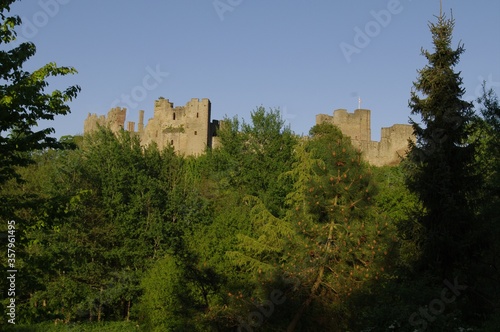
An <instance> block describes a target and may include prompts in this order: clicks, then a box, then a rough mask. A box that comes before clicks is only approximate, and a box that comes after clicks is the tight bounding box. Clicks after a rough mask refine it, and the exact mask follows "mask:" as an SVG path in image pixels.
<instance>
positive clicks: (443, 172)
mask: <svg viewBox="0 0 500 332" xmlns="http://www.w3.org/2000/svg"><path fill="white" fill-rule="evenodd" d="M454 25H455V21H454V19H453V18H451V19H448V18H446V16H445V15H443V14H440V16H439V17H437V23H430V24H429V28H430V31H431V34H432V41H433V45H434V52H429V51H427V50H422V54H423V55H424V56H425V57H426V59H427V60H428V62H429V63H428V64H427V65H426V66H425V67H424V68H423V69H421V70H419V71H418V78H417V81H416V82H414V84H413V85H414V88H413V90H412V92H411V99H410V102H409V106H410V108H411V113H412V114H413V115H419V116H420V117H421V123H418V122H416V121H414V120H411V121H410V122H411V124H412V125H413V130H414V134H415V136H416V143H413V142H412V143H410V153H409V155H408V160H409V162H408V163H407V168H406V174H407V184H408V187H409V189H410V190H411V191H412V192H414V193H415V194H416V195H417V196H418V198H419V200H420V201H421V203H422V205H423V208H424V209H423V211H424V212H423V213H420V215H419V216H418V223H419V224H420V225H421V226H422V227H423V230H424V231H423V236H422V237H420V238H419V239H415V240H416V241H417V242H419V243H420V246H421V248H422V250H423V253H422V257H421V258H422V259H421V263H422V264H421V268H423V269H428V270H431V271H433V272H435V274H436V275H437V276H440V277H443V278H444V277H445V276H449V274H450V273H451V272H452V271H453V269H454V268H461V269H463V268H464V267H463V266H460V265H461V263H464V262H466V261H467V258H471V256H472V255H473V252H474V250H473V247H474V241H475V240H474V235H473V234H474V233H473V229H474V227H475V225H474V222H475V219H474V211H475V201H474V197H476V195H475V194H476V193H477V190H478V188H479V181H478V177H477V176H476V174H477V172H476V169H475V168H474V165H475V164H474V158H475V157H474V155H475V143H474V142H471V141H470V140H469V137H470V135H471V133H472V131H473V128H472V127H473V126H472V122H473V119H474V111H473V105H472V103H470V102H467V101H465V100H463V99H462V97H463V95H464V93H465V89H464V88H463V87H462V78H461V76H460V72H456V71H455V70H454V68H455V66H456V65H457V64H458V62H459V59H460V55H461V54H462V53H463V52H464V47H463V45H462V44H459V45H458V47H457V48H456V49H453V48H452V46H451V42H452V33H453V28H454Z"/></svg>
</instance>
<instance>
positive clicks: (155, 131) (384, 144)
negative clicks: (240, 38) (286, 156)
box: [84, 98, 414, 166]
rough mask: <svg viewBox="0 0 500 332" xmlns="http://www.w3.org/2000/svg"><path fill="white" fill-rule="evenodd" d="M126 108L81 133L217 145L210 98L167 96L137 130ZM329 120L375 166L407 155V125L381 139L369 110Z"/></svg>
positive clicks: (196, 150) (92, 117) (338, 113)
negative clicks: (181, 102)
mask: <svg viewBox="0 0 500 332" xmlns="http://www.w3.org/2000/svg"><path fill="white" fill-rule="evenodd" d="M126 115H127V110H126V109H124V108H119V107H117V108H113V109H111V110H110V111H109V112H108V115H107V116H104V115H101V116H98V115H96V114H89V115H88V117H87V119H86V120H85V123H84V134H87V133H90V132H92V131H94V130H96V129H97V128H98V127H99V126H104V127H109V128H111V130H112V131H113V132H118V131H120V130H122V129H126V130H128V131H130V132H134V133H136V134H137V135H139V138H140V140H141V144H143V145H148V144H151V143H152V142H156V144H157V145H158V147H159V148H160V149H163V148H165V147H167V146H172V147H173V148H174V150H175V151H176V152H178V153H180V154H184V155H200V154H202V153H204V152H205V150H206V149H207V148H216V147H218V146H220V143H219V141H218V139H217V137H216V136H215V133H216V130H217V128H218V127H219V121H217V120H213V121H212V120H211V103H210V100H209V99H201V100H199V99H196V98H193V99H191V100H190V101H189V102H188V103H187V104H186V105H185V106H175V107H174V104H173V103H171V102H170V101H169V100H168V99H164V98H160V99H158V100H156V101H155V105H154V114H153V117H152V118H151V119H149V120H148V122H147V124H145V123H144V111H142V110H141V111H139V121H138V127H137V131H136V130H135V122H131V121H129V122H127V126H126V127H125V119H126ZM324 122H330V123H332V124H334V125H336V126H338V127H339V128H340V130H341V131H342V133H343V134H344V135H346V136H349V137H350V138H351V141H352V144H353V145H354V146H355V147H357V148H359V149H360V150H361V151H362V153H363V156H364V158H365V159H366V160H367V161H368V162H369V163H371V164H372V165H375V166H383V165H396V164H398V163H399V162H400V161H401V157H403V156H405V155H406V151H407V149H408V140H409V139H413V140H414V138H413V128H412V127H411V126H410V125H405V124H395V125H393V126H391V127H388V128H382V132H381V138H380V142H376V141H372V140H371V111H370V110H367V109H357V110H355V111H354V112H353V113H349V112H347V110H345V109H338V110H335V111H334V112H333V116H331V115H326V114H318V115H316V123H317V124H320V123H324Z"/></svg>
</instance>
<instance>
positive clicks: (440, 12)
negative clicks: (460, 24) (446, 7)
mask: <svg viewBox="0 0 500 332" xmlns="http://www.w3.org/2000/svg"><path fill="white" fill-rule="evenodd" d="M439 17H443V0H439Z"/></svg>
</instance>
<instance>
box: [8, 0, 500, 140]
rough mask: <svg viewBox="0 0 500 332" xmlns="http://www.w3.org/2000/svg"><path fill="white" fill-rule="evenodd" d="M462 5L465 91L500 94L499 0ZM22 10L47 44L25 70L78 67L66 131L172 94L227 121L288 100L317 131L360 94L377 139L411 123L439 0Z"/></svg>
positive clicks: (304, 125) (288, 115) (204, 2)
mask: <svg viewBox="0 0 500 332" xmlns="http://www.w3.org/2000/svg"><path fill="white" fill-rule="evenodd" d="M216 5H217V8H216ZM450 9H452V10H453V16H454V18H455V20H456V27H455V31H454V40H453V44H454V45H455V46H456V45H457V44H458V43H459V42H460V41H462V42H463V43H464V45H465V48H466V51H465V53H464V54H463V56H462V58H461V62H460V64H459V65H458V67H457V70H460V71H462V77H463V80H464V86H465V88H466V89H467V93H466V95H467V99H473V98H475V96H476V93H477V91H478V88H479V87H480V84H481V80H483V79H484V80H487V81H489V85H490V86H491V87H493V88H494V89H495V90H496V92H497V94H500V1H498V0H478V1H458V0H453V1H452V0H443V10H444V12H445V13H446V14H447V15H450ZM12 12H13V13H15V14H18V15H20V16H21V17H22V18H23V19H24V22H25V24H24V26H23V27H22V29H21V30H20V35H21V36H23V38H25V39H27V40H30V41H32V42H34V43H35V45H36V46H37V54H36V55H35V57H34V58H33V59H32V60H31V61H30V62H29V65H28V66H27V67H26V68H27V69H28V68H31V69H32V68H35V67H39V66H41V65H43V64H45V63H48V62H56V63H57V64H58V65H60V66H73V67H75V68H76V69H77V70H78V72H79V73H78V74H77V75H74V76H70V77H64V78H57V79H51V80H50V82H53V83H54V84H53V85H51V87H52V88H63V87H65V86H68V85H72V84H78V85H80V86H81V88H82V91H81V93H80V94H79V96H78V98H77V99H76V100H75V101H74V102H72V103H71V107H72V113H71V114H70V115H68V116H64V117H58V118H57V120H56V121H54V122H52V123H51V126H53V127H54V128H55V129H56V136H57V137H60V136H62V135H72V134H79V133H82V131H83V121H84V119H85V118H86V117H87V114H88V113H89V112H92V113H98V114H106V113H107V111H108V110H109V109H110V108H111V107H112V106H122V107H127V108H128V111H127V113H128V114H127V120H129V121H135V122H137V119H138V111H139V110H140V109H144V110H145V111H146V119H147V118H150V117H152V114H153V105H154V100H155V99H157V98H158V97H160V96H163V97H165V98H168V99H170V101H171V102H173V103H174V104H175V105H184V104H185V103H186V102H187V101H189V100H190V99H191V98H209V99H210V100H211V101H212V118H215V119H222V118H223V117H224V116H226V115H227V116H229V117H232V116H234V115H237V116H239V117H242V118H245V119H248V118H249V115H250V113H251V111H252V110H254V109H255V108H256V107H258V106H261V105H262V106H265V107H266V108H269V107H273V108H274V107H279V108H280V109H281V110H282V112H283V114H284V117H285V120H287V122H289V124H290V125H291V128H292V129H293V130H294V131H295V132H296V133H298V134H301V133H304V134H306V133H307V132H308V131H309V129H310V127H311V126H313V125H314V121H315V115H316V114H318V113H327V114H331V113H332V111H333V110H334V109H337V108H346V109H348V110H349V111H353V110H354V109H355V108H357V106H358V96H360V97H361V100H362V105H361V106H362V108H368V109H371V110H372V139H379V137H380V127H383V126H390V125H392V124H393V123H407V122H408V117H409V116H410V111H409V109H408V99H409V96H410V90H411V87H412V82H413V81H415V79H416V77H417V69H420V68H422V67H423V66H424V65H425V64H426V60H425V58H424V57H423V56H421V55H420V49H421V47H424V48H426V49H431V47H432V45H431V35H430V32H429V29H428V26H427V25H428V22H429V21H435V17H434V15H436V14H438V13H439V1H438V0H419V1H417V0H413V1H412V0H400V1H397V0H370V1H368V0H336V1H333V0H309V1H306V0H272V1H270V0H217V1H214V0H147V1H118V0H99V1H96V0H41V1H35V0H33V1H28V0H24V1H20V2H18V3H16V4H15V5H14V6H13V8H12ZM360 31H361V33H363V34H365V36H362V35H361V33H360ZM151 72H153V73H155V72H156V73H155V74H154V75H152V74H151ZM167 73H168V74H167ZM123 95H130V98H129V99H128V100H127V98H126V97H125V98H124V97H123Z"/></svg>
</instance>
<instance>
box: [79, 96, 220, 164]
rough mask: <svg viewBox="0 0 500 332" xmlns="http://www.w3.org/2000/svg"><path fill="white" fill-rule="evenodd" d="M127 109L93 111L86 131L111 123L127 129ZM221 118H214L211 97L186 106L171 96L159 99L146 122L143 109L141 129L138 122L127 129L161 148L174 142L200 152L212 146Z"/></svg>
mask: <svg viewBox="0 0 500 332" xmlns="http://www.w3.org/2000/svg"><path fill="white" fill-rule="evenodd" d="M125 116H126V110H125V109H120V108H114V109H112V110H110V111H109V112H108V116H107V117H105V116H99V117H98V116H97V115H96V114H89V116H88V117H87V119H86V120H85V123H84V133H89V132H92V131H93V130H95V129H97V127H98V126H99V125H100V126H108V127H109V128H110V129H111V130H112V131H113V132H118V131H119V130H121V129H124V123H125ZM217 126H218V121H216V120H214V121H212V122H211V103H210V100H209V99H202V100H199V99H196V98H193V99H191V100H190V101H189V102H188V103H187V104H186V105H185V106H176V107H174V104H173V103H171V102H170V101H169V100H168V99H164V98H160V99H158V100H156V101H155V105H154V114H153V117H152V118H151V119H149V120H148V123H147V124H146V125H145V124H144V111H143V110H141V111H139V123H138V128H137V132H136V131H135V122H131V121H129V122H128V123H127V128H126V129H127V130H128V131H130V132H134V133H136V134H137V135H139V138H140V140H141V144H142V145H148V144H151V143H152V142H155V143H156V144H157V145H158V147H159V148H160V149H163V148H165V147H167V146H172V147H173V148H174V150H175V151H176V152H178V153H179V154H184V155H199V154H202V153H203V152H204V151H205V150H206V148H207V147H208V148H210V147H212V141H213V137H214V136H215V131H216V129H217Z"/></svg>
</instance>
